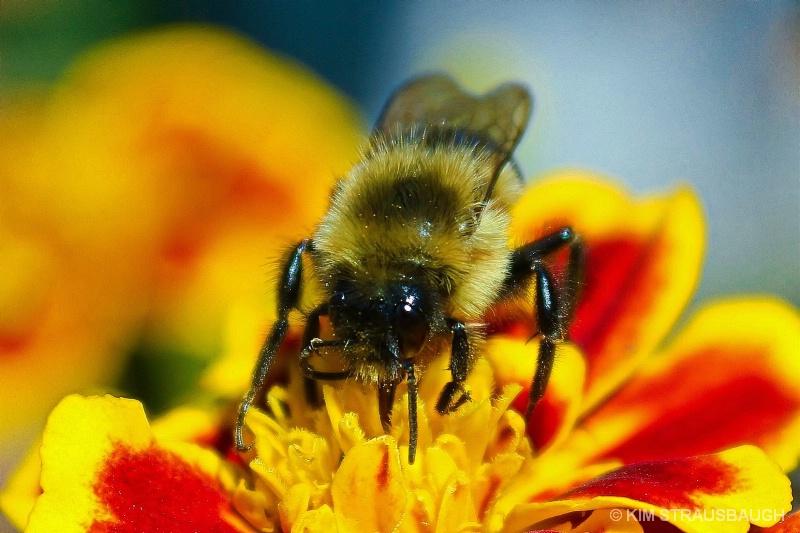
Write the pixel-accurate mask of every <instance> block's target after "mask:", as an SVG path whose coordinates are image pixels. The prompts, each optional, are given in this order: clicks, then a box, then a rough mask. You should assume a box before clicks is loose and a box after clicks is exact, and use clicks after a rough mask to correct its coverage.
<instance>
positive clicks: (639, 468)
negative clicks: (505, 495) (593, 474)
mask: <svg viewBox="0 0 800 533" xmlns="http://www.w3.org/2000/svg"><path fill="white" fill-rule="evenodd" d="M791 500H792V494H791V488H790V486H789V480H788V478H786V476H785V475H784V474H783V473H782V472H781V470H780V468H779V467H778V465H776V464H775V463H773V462H772V461H771V460H770V459H769V458H767V456H766V455H764V453H763V452H762V451H761V450H759V449H758V448H755V447H753V446H742V447H739V448H734V449H731V450H727V451H725V452H721V453H719V454H715V455H703V456H695V457H689V458H683V459H675V460H664V461H653V462H648V463H639V464H635V465H628V466H624V467H622V468H620V469H617V470H614V471H612V472H609V473H607V474H604V475H602V476H600V477H598V478H595V479H593V480H591V481H589V482H587V483H584V484H583V485H581V486H579V487H576V488H574V489H572V490H570V491H568V492H566V493H565V494H563V495H561V496H560V497H559V498H557V499H555V500H553V501H550V502H546V503H530V504H522V505H519V506H518V507H517V508H516V509H514V510H513V511H512V512H511V513H510V514H509V516H508V519H507V521H506V528H507V530H508V531H520V530H524V529H525V528H529V527H536V526H537V524H540V523H543V522H547V521H552V520H557V519H558V517H559V516H566V515H570V514H572V513H576V512H584V511H591V510H596V509H620V510H623V509H632V510H635V512H633V513H632V514H629V515H626V514H622V513H620V514H617V515H616V516H617V519H618V520H619V519H621V518H622V517H623V516H633V517H636V519H637V520H638V521H640V522H645V521H656V520H660V519H664V520H665V521H667V522H669V523H671V524H674V525H676V526H678V527H679V528H680V529H681V530H682V531H685V532H688V533H692V532H698V533H699V532H714V533H728V532H730V533H744V532H746V531H748V529H749V528H750V524H753V525H756V526H761V527H766V526H771V525H773V524H775V523H777V522H778V521H779V520H780V519H781V517H782V516H783V515H784V514H786V512H788V511H789V510H790V509H791ZM609 518H610V519H611V521H610V522H609V529H611V528H612V527H613V526H614V516H611V515H610V516H609Z"/></svg>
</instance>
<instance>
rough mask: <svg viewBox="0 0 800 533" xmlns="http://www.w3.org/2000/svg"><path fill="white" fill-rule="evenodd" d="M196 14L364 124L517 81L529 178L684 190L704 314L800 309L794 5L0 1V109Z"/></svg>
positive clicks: (799, 128) (521, 155)
mask: <svg viewBox="0 0 800 533" xmlns="http://www.w3.org/2000/svg"><path fill="white" fill-rule="evenodd" d="M189 21H191V22H207V23H212V24H216V25H221V26H224V27H227V28H230V29H233V30H235V31H237V32H240V33H242V34H244V35H246V36H248V37H250V38H251V39H253V40H254V41H256V42H258V43H260V44H261V45H263V46H265V47H268V48H270V49H272V50H274V51H277V52H279V53H281V54H284V55H286V56H288V57H291V58H294V59H296V60H298V61H299V62H301V63H303V64H305V65H306V66H308V67H309V68H310V69H311V70H313V71H314V72H316V73H317V74H318V75H320V76H321V77H322V78H324V79H326V80H327V81H328V82H330V83H331V84H333V85H334V86H335V87H336V88H338V89H339V90H340V91H342V92H343V93H344V94H346V95H347V96H348V97H349V98H351V99H352V100H353V101H354V102H355V103H356V105H357V106H358V107H359V108H360V111H361V113H362V115H363V120H364V124H365V127H366V125H367V124H369V123H371V122H372V121H373V120H374V118H375V117H376V116H377V114H378V112H379V111H380V107H381V105H382V103H383V102H384V101H385V99H386V98H387V96H388V95H389V94H390V92H391V91H392V90H393V89H394V88H395V87H397V86H398V85H399V84H400V83H402V82H403V81H404V80H406V79H408V78H409V77H411V76H414V75H416V74H419V73H422V72H426V71H432V70H437V71H439V70H441V71H447V72H450V73H452V74H453V75H454V76H456V77H457V78H458V79H460V81H461V82H462V83H463V84H465V85H466V86H467V87H469V88H471V89H473V90H475V91H484V90H487V89H489V88H491V87H493V86H494V85H496V84H499V83H502V82H504V81H509V80H514V81H520V82H523V83H525V84H526V85H528V86H529V87H530V88H531V90H532V92H533V93H534V96H535V100H536V104H535V110H534V118H533V122H532V125H531V127H530V129H529V130H528V133H527V134H526V136H525V138H524V139H523V142H522V144H521V146H520V148H519V149H518V150H517V155H518V159H519V162H520V164H521V166H522V168H523V170H524V172H525V173H526V174H527V175H529V176H531V177H532V179H535V176H536V175H537V174H540V173H543V172H545V171H548V170H555V169H560V168H565V167H568V168H583V169H590V170H594V171H597V172H600V173H602V174H606V175H609V176H611V177H613V178H615V179H616V180H618V181H620V182H622V183H624V184H625V185H626V186H627V187H629V188H630V189H632V190H633V191H635V192H637V193H647V192H657V191H662V190H666V189H669V188H671V187H673V186H674V185H675V184H678V183H689V184H691V186H692V187H693V188H694V189H695V190H696V191H697V192H698V193H699V196H700V197H701V199H702V202H703V204H704V207H705V211H706V216H707V221H708V232H709V234H708V243H707V255H706V265H705V270H704V274H703V278H702V281H701V285H700V289H699V292H698V295H697V297H696V298H695V303H694V304H693V305H697V302H698V301H702V300H705V299H708V298H710V297H715V296H722V295H728V294H740V293H771V294H775V295H778V296H780V297H782V298H784V299H787V300H789V301H790V302H792V303H794V304H795V305H800V4H798V3H797V2H790V1H777V0H776V1H769V2H766V1H760V2H753V1H727V2H722V1H712V2H699V1H698V2H685V1H673V0H666V1H658V2H646V3H645V2H635V1H609V2H603V3H596V2H588V1H574V2H561V1H539V2H525V1H515V0H506V1H499V0H498V1H479V0H469V1H456V0H439V1H433V2H429V1H424V0H384V1H381V2H366V1H339V2H329V1H325V0H317V1H312V0H299V1H294V2H284V1H264V0H233V1H231V0H209V1H200V0H196V1H195V0H183V1H174V2H170V1H158V0H138V1H137V0H116V1H114V2H108V1H101V0H2V1H1V2H0V106H2V107H0V113H2V112H4V111H5V110H6V106H5V104H6V102H7V101H9V100H11V99H13V96H14V95H16V94H18V93H19V92H20V91H30V90H38V89H39V88H41V87H46V86H48V85H51V84H53V83H54V82H56V81H57V80H58V79H59V78H60V77H61V76H62V74H63V73H64V71H65V69H66V68H67V67H68V66H69V65H70V63H71V62H72V61H73V60H74V59H75V58H76V57H78V56H80V55H81V54H82V53H84V52H85V51H86V50H88V49H90V48H91V47H92V45H94V44H96V43H97V42H100V41H103V40H105V39H108V38H111V37H114V36H117V35H121V34H125V33H127V32H131V31H138V30H142V29H145V28H149V27H155V26H159V25H163V24H167V23H175V22H189ZM0 164H2V162H0ZM1 178H2V176H0V179H1ZM0 185H2V184H0ZM0 190H2V189H1V188H0ZM10 201H12V200H11V199H9V198H3V197H2V196H0V208H2V207H3V203H4V202H10ZM0 230H2V227H0ZM2 239H3V233H2V231H0V256H2V255H3V253H4V250H3V248H4V243H3V242H2ZM7 250H8V247H6V251H7ZM270 259H271V255H270V254H269V253H267V252H264V255H263V261H262V262H266V261H268V260H270ZM2 268H3V267H2V265H0V275H2V272H3V270H2ZM0 289H2V284H0ZM8 294H9V293H8V292H7V293H6V294H3V293H2V291H0V297H3V296H5V297H8ZM0 301H5V304H4V305H9V300H0ZM3 312H4V313H5V315H6V316H10V315H13V314H14V311H13V310H8V309H6V310H4V311H0V317H2V316H3ZM11 320H12V322H13V317H12V319H11ZM0 347H2V346H0ZM142 351H144V352H146V351H147V350H146V349H144V350H142ZM140 359H141V358H140ZM144 359H145V360H146V357H145V358H144ZM134 361H135V362H136V361H140V360H137V359H135V358H134ZM134 364H138V363H134ZM144 364H145V366H146V363H144ZM158 364H159V365H161V364H162V363H161V362H159V363H158ZM122 388H123V389H124V390H127V391H128V392H133V393H136V392H137V385H136V384H128V385H127V387H126V386H122ZM36 432H37V430H32V431H31V432H30V433H29V434H28V436H29V439H28V441H26V442H25V443H24V445H20V446H19V449H16V448H15V449H13V450H10V451H9V449H6V450H4V453H3V454H1V455H3V456H4V457H5V456H7V455H9V454H10V455H18V453H19V452H20V450H21V449H22V448H23V447H27V446H28V443H29V440H30V438H32V437H33V435H35V434H36ZM0 433H1V432H0ZM0 443H2V440H1V439H0ZM2 445H3V446H5V447H6V448H8V447H9V446H10V447H14V446H13V445H9V444H5V443H4V444H2ZM5 452H8V453H5ZM6 468H7V467H2V468H0V483H1V482H2V480H3V478H4V477H5V475H7V470H5V469H6ZM2 529H3V525H2V523H0V530H2Z"/></svg>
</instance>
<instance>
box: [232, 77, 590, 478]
mask: <svg viewBox="0 0 800 533" xmlns="http://www.w3.org/2000/svg"><path fill="white" fill-rule="evenodd" d="M531 107H532V102H531V97H530V95H529V93H528V92H527V91H526V89H525V88H523V87H521V86H519V85H513V84H510V85H504V86H501V87H499V88H497V89H495V90H494V91H492V92H490V93H488V94H487V95H485V96H483V97H474V96H472V95H470V94H468V93H466V92H464V91H462V90H461V88H460V87H459V86H458V85H457V84H456V83H455V82H454V81H453V80H451V79H450V78H449V77H446V76H442V75H432V76H426V77H422V78H419V79H416V80H413V81H411V82H410V83H408V84H406V85H405V86H403V87H401V88H400V89H399V90H398V91H397V92H396V93H395V94H394V95H393V96H392V97H391V98H390V99H389V102H388V103H387V105H386V107H385V108H384V110H383V112H382V113H381V115H380V117H379V119H378V122H377V124H376V126H375V128H374V130H373V132H372V134H371V135H370V138H369V143H368V146H367V148H366V149H365V150H364V153H363V157H362V158H361V160H360V161H359V162H358V163H357V164H356V165H355V166H354V167H353V169H352V170H351V171H350V172H349V173H348V174H347V175H346V176H344V177H343V178H341V179H340V180H339V181H338V182H337V183H336V185H335V187H334V190H333V193H332V196H331V202H330V206H329V208H328V211H327V213H326V214H325V215H324V217H323V218H322V220H321V222H320V223H319V224H318V226H317V228H316V231H315V232H314V234H313V235H312V236H311V237H310V238H308V239H304V240H302V241H301V242H300V243H298V244H297V245H296V246H295V247H294V248H292V249H291V250H290V252H289V253H288V254H287V256H286V258H285V259H284V262H283V266H282V269H281V274H280V279H279V286H278V291H277V296H278V298H277V300H278V301H277V304H278V318H277V321H276V322H275V324H274V325H273V326H272V329H271V331H270V333H269V335H268V337H267V339H266V341H265V343H264V345H263V348H262V349H261V351H260V354H259V360H258V363H257V366H256V368H255V370H254V372H253V378H252V383H251V387H250V390H249V392H248V393H247V395H246V396H245V397H244V399H243V401H242V403H241V406H240V408H239V413H238V419H237V423H236V428H235V433H234V443H235V446H236V448H237V449H238V450H240V451H246V450H248V449H249V448H250V446H247V445H245V443H244V440H243V436H242V430H243V427H244V422H245V417H246V415H247V411H248V409H249V408H250V405H251V404H252V403H253V401H254V399H255V397H256V395H257V394H258V393H259V391H260V390H261V389H262V388H263V386H264V382H265V379H266V377H267V374H268V372H269V370H270V367H271V365H272V363H273V360H274V359H275V354H276V353H277V351H278V349H279V347H280V345H281V343H282V341H283V339H284V337H285V335H286V331H287V329H288V327H289V313H290V312H291V311H292V310H294V309H297V307H298V305H299V300H300V296H301V290H302V287H301V280H302V278H303V272H302V270H303V256H304V255H306V254H307V255H308V257H309V258H310V263H311V266H312V268H313V273H312V274H313V275H314V276H316V278H317V279H318V280H319V282H320V286H321V287H322V290H323V295H322V301H321V302H320V303H319V304H318V305H317V306H316V307H315V308H314V309H313V310H312V311H310V312H309V313H308V316H307V322H306V326H305V333H304V335H303V350H302V352H301V354H300V368H301V371H302V373H303V375H304V377H305V380H306V384H307V385H308V386H307V387H306V391H307V393H306V394H307V396H308V398H309V400H310V401H312V402H318V398H316V399H315V393H316V385H315V384H314V382H315V381H317V380H343V379H349V378H352V379H356V380H359V381H360V382H363V383H368V384H374V385H375V386H376V388H377V393H378V407H379V412H380V417H381V422H382V424H383V427H384V428H385V429H387V430H388V428H389V425H390V418H391V409H392V405H393V401H394V396H395V390H396V388H397V386H398V384H399V383H401V382H402V381H403V380H406V381H407V385H408V411H409V412H408V415H409V450H408V461H409V463H413V462H414V457H415V453H416V446H417V417H416V410H417V381H418V378H419V375H420V373H421V372H422V371H423V370H424V368H425V366H426V364H427V363H428V362H429V361H430V360H431V359H432V358H433V356H435V355H436V354H437V353H440V352H441V351H442V350H447V349H449V350H450V366H449V370H450V372H451V375H452V380H451V381H449V382H448V383H447V385H446V386H445V387H444V388H443V390H442V391H441V393H440V395H439V398H438V401H437V403H436V409H437V411H438V412H439V413H441V414H447V413H450V412H452V411H454V410H456V409H457V408H458V407H459V406H461V405H462V404H464V403H465V402H467V401H469V400H470V395H469V391H468V390H467V389H466V388H465V386H464V383H465V380H466V378H467V375H468V374H469V372H470V370H471V368H472V366H473V363H474V361H475V360H476V357H477V354H478V353H480V345H481V342H482V341H483V337H484V335H485V333H484V331H483V329H482V324H483V323H484V322H485V316H486V314H487V311H489V309H490V308H491V307H492V306H493V305H494V304H495V303H502V302H506V301H510V302H520V301H522V300H525V299H530V298H531V296H529V295H530V291H529V290H528V289H529V288H530V286H531V285H532V284H533V285H534V287H535V290H534V291H533V292H534V295H533V296H532V299H533V307H534V308H535V318H536V325H537V327H538V330H539V331H538V335H540V336H541V339H540V344H539V352H538V364H537V368H536V371H535V375H534V376H533V377H532V384H531V389H530V395H529V400H528V412H527V416H526V420H528V419H529V418H530V414H531V411H532V409H533V406H534V405H535V404H536V403H537V402H538V401H539V400H540V399H541V398H542V396H543V395H544V392H545V387H546V385H547V381H548V379H549V376H550V370H551V368H552V365H553V359H554V354H555V346H556V344H557V343H558V342H559V341H561V340H563V339H564V338H565V336H566V329H567V327H568V325H569V322H570V316H571V308H572V302H573V301H574V298H575V297H576V294H577V289H578V286H579V285H580V277H581V264H582V262H583V246H582V245H581V242H580V239H579V238H578V237H577V236H576V235H575V233H574V232H573V231H572V229H571V228H569V227H563V228H560V229H558V230H557V231H554V232H552V233H550V234H548V235H546V236H544V237H543V238H541V239H538V240H535V241H533V242H530V243H528V244H524V245H522V246H520V247H518V248H509V246H508V238H509V235H508V231H509V224H510V209H511V207H512V206H513V205H514V203H515V201H516V200H517V198H518V197H519V195H520V193H521V189H522V184H523V180H522V175H521V174H520V171H519V170H518V168H517V166H516V165H515V164H514V162H513V161H512V160H511V155H512V152H513V150H514V148H515V146H516V145H517V143H518V141H519V139H520V137H521V136H522V134H523V132H524V130H525V127H526V125H527V122H528V119H529V116H530V113H531ZM564 247H568V248H569V249H570V252H569V259H568V262H567V269H566V287H564V289H565V294H566V297H564V295H562V294H561V292H562V291H561V290H559V289H558V288H557V287H558V285H556V284H555V283H554V281H555V280H554V277H553V275H552V274H551V272H550V271H549V269H548V267H547V266H546V265H545V264H544V262H543V259H544V258H546V257H547V256H548V255H551V254H553V253H554V252H556V251H558V250H559V249H562V248H564ZM528 306H530V303H528ZM323 316H326V317H327V319H328V320H329V322H330V327H331V331H332V334H331V335H330V336H331V337H332V338H329V339H325V340H323V339H320V338H319V335H320V331H321V326H320V319H321V317H323ZM322 349H325V350H334V351H337V352H339V354H340V358H341V361H342V364H343V368H342V369H341V370H340V371H334V372H330V371H321V370H318V369H316V368H314V366H313V364H312V357H313V355H315V354H317V353H318V352H319V351H320V350H322Z"/></svg>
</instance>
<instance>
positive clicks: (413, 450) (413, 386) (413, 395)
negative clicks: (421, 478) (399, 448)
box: [386, 335, 419, 465]
mask: <svg viewBox="0 0 800 533" xmlns="http://www.w3.org/2000/svg"><path fill="white" fill-rule="evenodd" d="M386 347H387V348H388V350H389V354H390V355H391V357H392V359H393V360H394V362H395V364H396V365H397V366H399V367H400V368H402V369H403V371H404V372H405V374H406V382H407V383H408V464H412V465H413V464H414V459H415V458H416V456H417V439H418V432H419V431H418V428H417V376H416V374H415V373H414V364H413V363H412V362H411V361H406V360H405V359H403V358H402V356H401V355H400V344H399V343H398V341H397V339H396V338H394V336H392V335H389V336H388V338H387V346H386Z"/></svg>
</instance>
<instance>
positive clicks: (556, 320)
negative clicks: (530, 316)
mask: <svg viewBox="0 0 800 533" xmlns="http://www.w3.org/2000/svg"><path fill="white" fill-rule="evenodd" d="M565 246H569V248H570V250H569V259H568V263H567V274H566V275H567V279H566V285H567V286H566V293H565V294H561V291H559V290H558V289H557V287H556V286H555V284H554V283H553V278H552V275H551V274H550V272H549V271H548V269H547V267H545V265H544V264H543V262H542V260H543V259H544V258H545V257H547V256H548V255H550V254H553V253H555V252H557V251H558V250H560V249H562V248H563V247H565ZM584 256H585V250H584V246H583V243H582V242H581V240H580V238H579V237H578V236H577V235H576V234H575V232H573V231H572V229H571V228H569V227H565V228H562V229H560V230H558V231H556V232H554V233H551V234H549V235H546V236H544V237H542V238H541V239H538V240H536V241H533V242H531V243H528V244H526V245H524V246H521V247H519V248H517V249H516V250H514V252H513V254H512V257H511V268H510V271H509V275H508V277H507V278H506V282H505V291H506V292H507V294H509V295H510V294H514V293H517V292H518V291H519V290H521V289H522V288H524V287H527V286H528V285H529V283H530V279H531V277H533V281H534V284H535V288H536V296H535V302H534V305H535V308H536V325H537V327H538V330H539V332H538V333H539V334H540V335H541V336H542V339H541V341H540V342H539V354H538V363H537V366H536V373H535V374H534V376H533V379H532V382H531V389H530V394H529V396H528V408H527V410H526V416H525V420H528V419H530V416H531V414H532V413H533V409H534V407H536V404H537V403H538V402H539V401H540V400H541V399H542V398H543V397H544V393H545V390H546V389H547V382H548V381H549V380H550V373H551V371H552V369H553V360H554V358H555V351H556V344H557V343H558V342H560V341H562V340H564V339H565V338H566V336H567V329H568V328H569V324H570V322H571V320H572V316H573V313H574V311H575V302H576V301H577V298H578V295H579V293H580V285H581V282H582V279H583V263H584ZM562 296H563V298H562Z"/></svg>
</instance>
